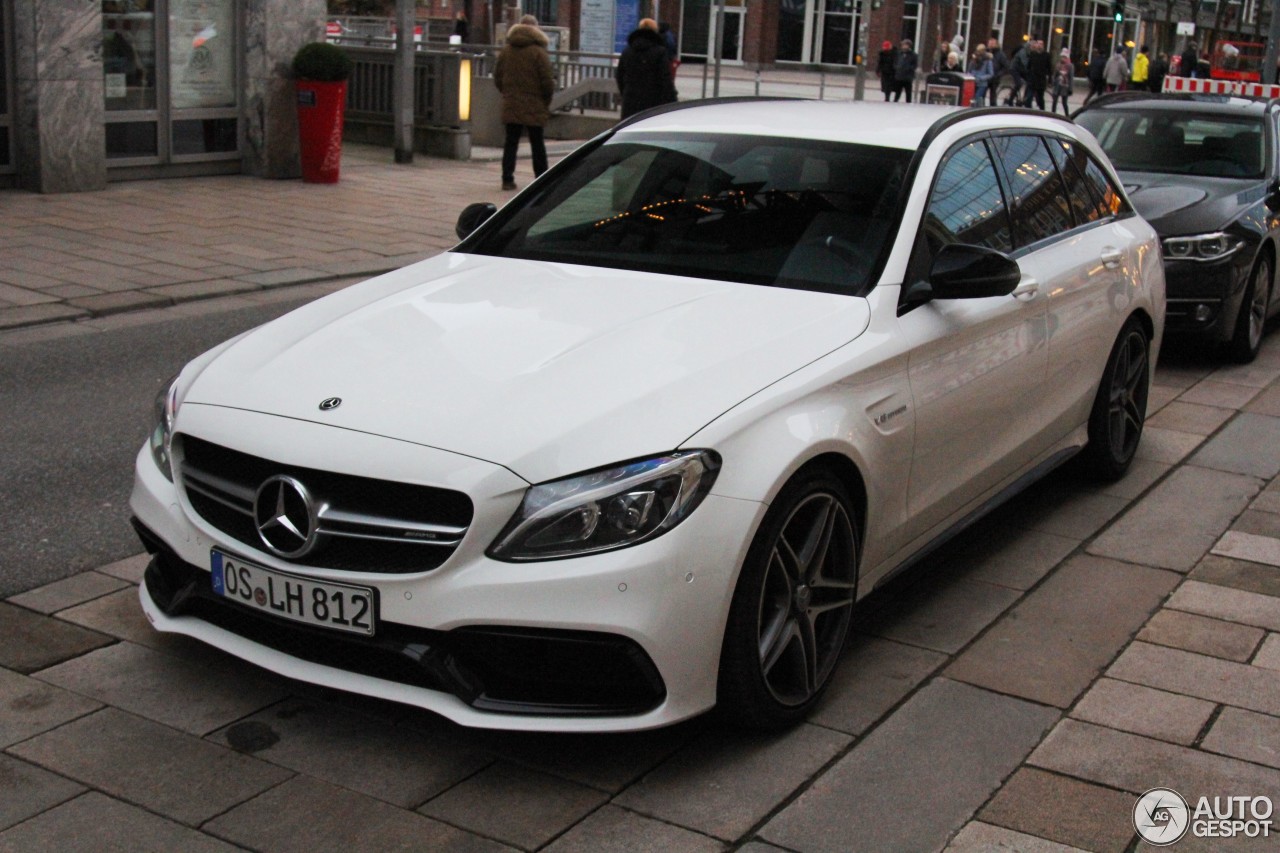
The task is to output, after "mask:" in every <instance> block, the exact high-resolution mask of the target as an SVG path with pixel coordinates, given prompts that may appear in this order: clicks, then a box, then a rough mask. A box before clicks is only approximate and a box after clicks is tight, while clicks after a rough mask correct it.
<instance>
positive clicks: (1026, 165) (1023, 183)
mask: <svg viewBox="0 0 1280 853" xmlns="http://www.w3.org/2000/svg"><path fill="white" fill-rule="evenodd" d="M995 149H996V159H997V160H999V161H1000V163H1001V165H1002V166H1003V167H1004V174H1005V178H1006V179H1007V180H1008V182H1009V188H1010V192H1011V193H1012V195H1013V199H1012V201H1011V204H1010V205H1009V208H1010V212H1011V213H1012V214H1013V223H1014V225H1013V227H1014V232H1013V233H1014V241H1015V243H1016V244H1017V245H1018V246H1026V245H1028V244H1029V243H1034V242H1036V241H1037V240H1044V239H1046V238H1049V237H1053V236H1055V235H1058V234H1061V233H1062V232H1064V231H1068V230H1070V229H1071V228H1072V227H1073V223H1072V221H1071V206H1070V204H1069V203H1068V202H1067V194H1066V188H1065V187H1063V185H1062V179H1061V178H1060V177H1059V176H1058V168H1057V167H1056V166H1055V165H1054V164H1053V158H1052V157H1051V156H1050V155H1049V149H1048V148H1046V147H1045V144H1044V141H1043V140H1042V139H1041V138H1040V137H1039V136H999V137H996V139H995Z"/></svg>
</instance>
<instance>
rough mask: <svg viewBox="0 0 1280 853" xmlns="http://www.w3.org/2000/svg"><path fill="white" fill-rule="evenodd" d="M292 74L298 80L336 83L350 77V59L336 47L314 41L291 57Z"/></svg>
mask: <svg viewBox="0 0 1280 853" xmlns="http://www.w3.org/2000/svg"><path fill="white" fill-rule="evenodd" d="M293 74H294V76H295V77H297V78H298V79H300V80H317V81H320V82H324V83H338V82H341V81H343V80H346V79H347V78H348V77H350V76H351V57H349V56H347V52H346V51H344V50H343V49H342V48H340V47H338V46H337V45H334V44H327V43H325V42H322V41H314V42H311V43H310V44H304V45H303V46H302V47H301V48H300V49H299V50H298V52H297V53H295V54H294V55H293Z"/></svg>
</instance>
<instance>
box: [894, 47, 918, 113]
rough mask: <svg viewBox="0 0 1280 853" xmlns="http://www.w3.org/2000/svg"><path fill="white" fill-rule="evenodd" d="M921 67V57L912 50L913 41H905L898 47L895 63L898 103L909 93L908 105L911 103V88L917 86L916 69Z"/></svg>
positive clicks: (895, 87) (896, 97) (895, 88)
mask: <svg viewBox="0 0 1280 853" xmlns="http://www.w3.org/2000/svg"><path fill="white" fill-rule="evenodd" d="M919 67H920V57H919V56H917V55H916V52H915V51H914V50H912V49H911V39H903V40H902V41H901V42H900V43H899V45H898V58H897V60H895V61H894V63H893V86H894V89H893V100H894V102H895V103H896V102H897V101H898V100H899V99H900V98H901V97H902V93H903V92H906V93H907V103H908V104H909V103H911V88H912V86H914V85H915V81H916V69H917V68H919Z"/></svg>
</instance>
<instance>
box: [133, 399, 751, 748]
mask: <svg viewBox="0 0 1280 853" xmlns="http://www.w3.org/2000/svg"><path fill="white" fill-rule="evenodd" d="M218 418H219V419H220V420H221V421H226V423H225V424H223V425H222V427H220V428H219V429H218V430H211V431H205V433H204V434H205V435H207V436H208V437H209V438H210V439H212V440H218V439H219V437H220V436H219V435H210V434H209V432H224V433H233V434H236V435H238V436H240V437H241V439H242V440H243V439H244V437H245V436H253V435H257V434H263V433H262V430H261V427H262V426H263V424H262V423H261V421H262V420H263V419H267V416H264V415H257V414H254V413H248V412H227V411H223V412H220V413H218ZM224 427H225V429H224ZM251 427H252V428H251ZM289 428H290V430H291V431H293V432H294V435H293V440H292V441H291V442H290V446H291V448H293V451H292V452H293V453H294V455H295V457H296V458H293V459H291V460H290V461H291V462H292V463H294V464H299V465H312V466H317V465H319V464H320V463H321V462H322V461H325V460H327V461H329V462H331V463H332V462H333V460H335V459H337V458H341V457H340V456H339V455H337V448H336V447H335V446H334V443H335V442H347V443H349V442H351V441H353V440H358V441H359V442H364V443H367V444H369V445H379V447H378V448H377V449H378V450H380V451H381V452H382V453H383V454H384V455H385V454H392V455H394V454H396V453H397V452H400V453H401V455H402V456H403V452H402V451H403V449H404V446H403V443H397V442H392V441H389V440H385V439H379V438H376V437H371V436H363V437H360V438H358V439H353V438H352V437H351V436H350V435H349V434H348V435H340V434H339V433H340V431H337V430H331V429H328V428H325V427H321V426H317V425H298V424H291V425H290V426H289ZM299 433H301V434H299ZM268 434H269V431H268ZM334 434H337V435H334ZM246 449H247V450H250V451H255V452H259V453H262V454H263V455H267V454H266V451H265V450H264V448H261V447H249V448H246ZM374 449H375V448H374V447H372V446H370V447H364V448H360V449H359V452H357V453H355V454H354V455H351V454H350V450H351V448H349V447H348V448H346V451H347V455H348V458H356V459H361V460H362V461H367V460H368V459H370V456H369V455H368V452H369V451H372V450H374ZM410 452H411V453H412V454H413V455H414V457H415V458H414V459H413V460H407V459H404V458H401V459H400V460H399V461H398V462H397V463H396V464H395V465H394V466H391V467H393V468H397V469H398V470H399V471H400V473H401V475H402V476H403V474H404V472H405V471H406V470H413V471H420V470H422V469H423V468H424V467H426V468H430V467H431V463H432V460H433V459H434V457H433V455H432V454H439V453H440V451H430V450H429V449H423V448H416V447H415V448H411V449H410ZM495 468H496V466H489V465H488V464H487V463H476V462H474V460H472V461H470V462H469V463H467V465H465V466H463V468H462V469H460V470H455V471H451V472H450V473H449V476H448V480H449V483H448V484H449V485H450V486H451V487H455V488H462V489H463V490H465V491H467V492H468V494H470V495H471V497H472V499H473V500H474V501H475V504H476V516H475V520H474V522H473V523H472V525H471V528H470V530H469V532H468V533H467V535H466V537H465V538H464V539H463V541H462V543H461V544H460V545H459V547H458V548H457V550H456V551H455V552H454V553H453V555H452V556H450V557H449V559H448V560H447V561H446V562H445V563H444V564H442V565H441V566H439V567H438V568H436V569H433V570H431V571H428V572H423V573H418V574H394V575H393V574H377V573H369V572H362V573H355V572H340V571H334V570H331V569H324V570H314V571H313V570H300V569H299V567H298V566H297V565H293V564H290V563H288V562H286V561H284V560H281V559H278V558H276V557H274V556H272V555H271V554H269V553H266V552H261V551H254V550H253V549H246V547H245V545H244V544H243V543H241V542H236V541H234V540H231V539H229V538H228V537H225V536H223V535H222V534H220V533H219V531H217V530H215V529H213V528H212V527H210V526H209V525H208V524H207V523H206V522H204V520H203V519H202V518H201V517H200V516H198V515H197V514H195V513H194V512H193V511H192V508H191V506H190V504H189V502H188V501H187V500H186V496H185V494H184V493H183V491H182V490H181V489H179V488H178V487H176V486H175V485H174V484H173V483H171V482H169V481H168V480H166V479H165V478H164V477H163V476H162V475H161V474H160V472H159V470H158V469H157V468H156V466H155V463H154V462H153V461H152V459H151V455H150V453H149V451H148V450H147V449H146V448H144V449H143V450H142V451H141V452H140V453H139V455H138V458H137V462H136V470H135V484H134V492H133V497H132V500H131V506H132V509H133V512H134V516H135V519H136V521H135V525H136V526H137V527H138V530H139V534H140V536H141V537H142V539H143V541H144V543H145V544H146V545H147V547H148V550H149V551H151V552H152V553H153V554H154V555H155V558H154V559H153V561H152V564H151V566H150V567H149V569H148V572H147V576H146V579H145V582H144V584H143V585H142V588H141V590H140V600H141V603H142V607H143V610H144V611H145V612H146V614H147V617H148V619H149V620H150V621H151V623H152V625H153V626H154V627H156V628H157V629H158V630H161V631H172V632H176V633H182V634H186V635H188V636H192V637H195V638H197V639H200V640H202V641H204V642H207V643H209V644H211V645H213V646H216V647H218V648H220V649H223V650H224V651H227V652H229V653H231V654H233V655H236V656H238V657H241V658H243V659H245V660H247V661H250V662H252V663H255V664H257V665H259V666H262V667H264V668H266V669H269V670H272V671H274V672H277V673H280V674H282V675H285V676H287V677H291V678H296V679H299V680H303V681H308V682H312V683H316V684H322V685H326V686H329V687H333V688H336V689H341V690H347V691H351V692H356V693H362V694H366V695H370V696H376V697H379V698H383V699H388V700H391V701H397V702H403V703H406V704H410V705H415V706H418V707H422V708H426V709H429V710H432V711H435V712H437V713H440V714H442V715H444V716H445V717H448V718H449V719H451V720H453V721H455V722H457V723H460V724H463V725H469V726H476V727H483V728H504V729H521V730H544V731H622V730H635V729H644V728H653V727H657V726H663V725H668V724H671V723H675V722H677V721H679V720H682V719H686V718H688V717H691V716H694V715H696V714H699V713H701V712H703V711H705V710H707V709H709V708H710V707H711V706H712V705H713V704H714V703H715V689H716V680H717V674H718V666H719V655H720V644H721V639H722V637H723V633H724V626H725V621H726V619H727V614H728V607H729V602H730V600H731V597H732V592H733V585H734V583H735V581H736V578H737V572H738V568H739V566H740V565H741V563H742V560H743V558H744V557H745V552H746V548H747V545H748V541H749V538H750V535H751V532H752V531H753V530H754V529H755V527H756V525H757V524H758V522H759V518H760V516H761V515H762V514H763V511H764V507H763V505H761V504H758V503H755V502H751V501H741V500H733V499H728V498H722V497H718V496H716V495H714V494H712V495H709V496H708V497H707V498H706V500H705V501H704V502H703V504H702V505H701V506H699V507H698V509H697V510H696V511H695V512H694V514H693V515H692V516H691V517H690V518H689V519H688V520H687V521H685V522H684V523H683V524H681V525H680V526H678V527H677V528H675V529H674V530H672V531H670V532H669V533H667V534H666V535H664V536H661V537H659V538H657V539H655V540H652V541H650V542H647V543H644V544H642V545H639V546H635V547H632V548H626V549H622V550H619V551H613V552H607V553H603V554H596V555H591V556H588V557H580V558H575V559H568V560H555V561H547V562H540V563H524V564H512V563H503V562H499V561H495V560H491V559H489V558H488V557H486V556H485V555H484V549H485V548H486V547H487V546H488V545H489V544H490V542H491V540H492V538H493V536H494V535H496V532H497V530H499V529H500V527H501V524H502V523H504V522H505V521H506V519H507V518H509V516H510V513H511V512H513V511H514V508H515V505H516V504H517V503H518V501H519V498H520V496H521V494H522V492H523V483H519V481H517V480H516V478H514V477H512V476H511V475H510V474H509V473H505V472H503V473H502V474H501V475H495V474H494V472H493V471H492V470H489V469H495ZM423 479H425V480H428V481H430V480H431V479H432V478H431V477H429V476H427V477H424V478H423ZM468 480H470V481H471V483H472V486H473V487H472V488H468V487H467V481H468ZM517 483H519V488H513V486H514V485H515V484H517ZM726 543H733V544H732V545H730V546H729V547H726ZM213 548H218V549H220V550H223V551H227V552H230V553H238V554H240V555H241V556H242V557H243V558H244V559H247V560H250V561H252V562H255V563H258V564H260V565H263V566H265V567H267V568H271V569H276V570H278V571H285V572H291V573H294V574H310V575H312V576H314V577H317V578H323V579H327V580H333V581H344V582H348V583H354V584H359V585H362V586H371V587H373V588H374V589H375V590H376V591H377V597H378V600H379V631H378V634H377V635H376V636H375V637H374V638H359V637H352V636H349V635H341V636H333V635H332V633H331V632H328V631H326V630H325V629H323V628H313V627H309V626H305V625H301V624H298V623H291V622H287V621H285V620H280V619H275V618H273V617H271V616H270V615H264V614H260V613H258V612H257V611H253V610H250V609H249V608H243V607H239V606H238V605H235V604H234V603H229V602H227V601H226V600H224V599H220V598H219V597H218V596H215V595H214V594H213V592H212V590H211V585H210V574H209V565H210V563H209V555H210V550H211V549H213Z"/></svg>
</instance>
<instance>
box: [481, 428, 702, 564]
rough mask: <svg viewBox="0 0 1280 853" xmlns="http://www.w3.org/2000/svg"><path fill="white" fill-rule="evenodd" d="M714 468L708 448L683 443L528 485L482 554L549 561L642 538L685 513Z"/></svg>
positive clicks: (662, 530)
mask: <svg viewBox="0 0 1280 853" xmlns="http://www.w3.org/2000/svg"><path fill="white" fill-rule="evenodd" d="M719 470H720V457H719V456H717V455H716V454H715V453H713V452H712V451H710V450H686V451H676V452H673V453H667V454H664V455H662V456H654V457H651V458H649V459H640V460H637V461H635V462H626V463H623V464H621V465H617V466H614V467H611V468H603V469H600V470H597V471H590V472H588V473H586V474H578V475H575V476H573V477H567V478H565V479H563V480H555V481H553V482H550V483H542V484H541V485H537V486H532V487H531V488H530V489H529V491H527V492H525V496H524V501H523V502H522V503H521V504H520V509H519V510H517V511H516V514H515V516H513V517H512V519H511V521H510V522H508V523H507V526H506V527H505V528H504V529H503V531H502V533H500V534H499V535H498V538H497V539H496V540H495V541H494V543H493V545H491V546H490V548H489V556H491V557H493V558H494V559H498V560H507V561H511V562H525V561H529V560H553V559H557V558H561V557H579V556H582V555H584V554H595V553H598V552H600V551H612V550H614V549H615V548H626V547H628V546H630V545H637V544H639V543H641V542H645V541H648V540H649V539H653V538H655V537H657V536H661V535H662V534H663V533H666V532H667V531H668V530H670V529H671V528H673V527H675V526H676V525H677V524H679V523H680V522H682V521H684V520H685V519H686V518H688V517H689V514H690V513H691V512H693V511H694V509H696V508H697V506H698V504H700V503H701V502H702V499H703V498H704V497H706V495H707V492H709V491H710V490H711V484H712V483H714V482H715V479H716V474H717V473H718V472H719Z"/></svg>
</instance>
